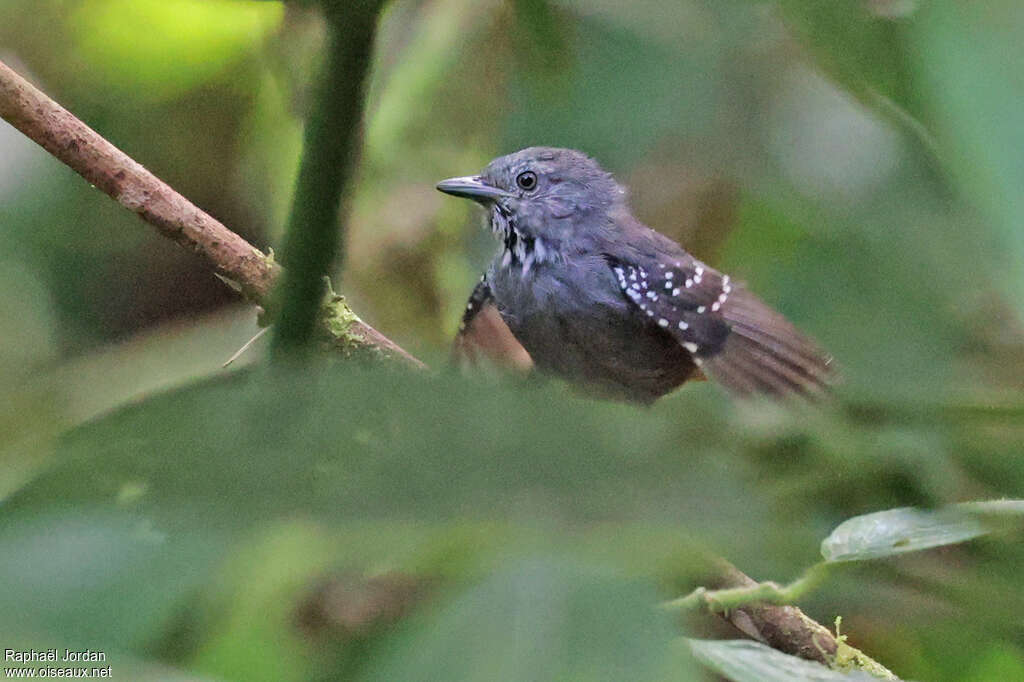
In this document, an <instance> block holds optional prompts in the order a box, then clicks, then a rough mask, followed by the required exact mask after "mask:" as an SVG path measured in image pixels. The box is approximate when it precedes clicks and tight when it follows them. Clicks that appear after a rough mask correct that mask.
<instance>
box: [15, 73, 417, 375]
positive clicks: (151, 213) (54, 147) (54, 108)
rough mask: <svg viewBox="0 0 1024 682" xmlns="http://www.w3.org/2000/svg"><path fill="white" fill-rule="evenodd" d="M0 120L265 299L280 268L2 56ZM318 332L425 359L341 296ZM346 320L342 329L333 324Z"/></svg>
mask: <svg viewBox="0 0 1024 682" xmlns="http://www.w3.org/2000/svg"><path fill="white" fill-rule="evenodd" d="M0 118H3V119H4V120H5V121H7V122H8V123H10V124H11V125H12V126H14V127H15V128H17V129H18V130H20V131H21V132H22V133H24V134H25V135H26V136H27V137H28V138H29V139H31V140H32V141H33V142H35V143H36V144H38V145H39V146H41V147H42V148H43V149H45V150H46V151H48V152H49V153H50V154H52V155H53V156H54V157H56V158H57V159H58V160H60V161H61V162H63V163H65V164H67V165H68V166H69V167H70V168H71V169H72V170H74V171H75V172H76V173H78V174H79V175H81V176H82V177H83V178H85V179H86V180H87V181H88V182H89V183H90V184H92V185H94V186H96V187H98V188H99V189H101V190H103V192H105V193H106V194H108V195H110V196H111V197H112V198H113V199H114V200H115V201H117V202H118V203H119V204H121V205H122V206H124V207H125V208H127V209H128V210H130V211H132V212H133V213H136V214H137V215H138V216H139V217H140V218H142V219H143V220H144V221H146V222H147V223H149V224H150V225H152V226H153V227H155V228H156V229H157V231H158V232H160V234H162V235H163V236H165V237H167V238H168V239H171V240H173V241H174V242H177V243H178V244H179V245H181V246H184V247H185V248H187V249H189V250H191V251H193V252H195V253H198V254H199V255H200V256H201V257H202V258H203V259H204V260H205V261H206V262H207V263H208V264H209V265H210V266H211V267H212V268H213V269H214V271H215V272H217V274H219V275H221V276H222V277H225V278H227V279H229V280H231V281H233V282H235V283H237V284H238V286H239V288H240V290H241V293H242V294H243V295H244V296H245V297H246V298H248V299H249V300H251V301H253V302H255V303H259V304H264V305H265V304H266V302H267V299H268V297H269V295H270V292H271V290H272V288H273V286H274V284H275V282H276V281H277V280H278V279H279V278H280V276H281V268H280V267H279V266H277V265H276V264H275V263H274V261H273V259H272V258H271V257H270V256H268V255H267V254H264V253H263V252H262V251H260V250H259V249H257V248H256V247H255V246H253V245H252V244H250V243H249V242H247V241H245V240H244V239H242V237H240V236H239V235H237V234H235V233H234V232H232V231H231V230H229V229H228V228H226V227H225V226H224V225H223V224H221V223H220V222H219V221H217V220H216V219H214V218H213V217H211V216H210V215H209V214H207V213H205V212H204V211H202V210H200V209H199V208H198V207H197V206H196V205H195V204H193V203H192V202H190V201H189V200H188V199H186V198H185V197H183V196H182V195H181V194H178V193H177V192H175V191H174V190H173V189H172V188H171V187H170V186H169V185H167V183H165V182H163V181H162V180H160V179H159V178H158V177H156V176H155V175H153V174H152V173H150V172H149V171H148V170H146V169H145V168H143V167H142V166H141V165H140V164H139V163H137V162H136V161H134V160H133V159H132V158H131V157H129V156H128V155H127V154H125V153H124V152H122V151H121V150H120V149H118V148H117V147H115V146H114V145H112V144H111V143H110V142H108V141H107V140H106V139H104V138H103V137H102V136H101V135H100V134H99V133H97V132H96V131H94V130H92V129H91V128H90V127H89V126H87V125H85V124H84V123H82V121H80V120H79V119H77V118H76V117H75V116H74V115H72V114H71V113H70V112H68V111H67V110H66V109H64V108H63V107H61V106H60V105H59V104H57V103H56V102H54V101H53V100H52V99H50V98H49V97H47V96H46V95H45V94H44V93H42V92H41V91H40V90H38V89H37V88H35V87H34V86H33V85H32V84H31V83H29V82H28V81H26V80H25V79H24V78H22V77H21V76H19V75H18V74H17V73H15V72H14V71H13V70H12V69H11V68H10V67H8V66H7V65H6V64H4V63H3V62H2V61H0ZM326 306H327V310H325V311H324V314H323V315H322V319H323V320H324V321H323V322H322V323H321V330H322V331H323V332H324V333H325V334H327V336H328V339H329V345H331V346H332V347H333V348H335V349H336V350H340V351H342V352H344V353H345V354H352V353H363V352H366V351H370V352H372V353H374V354H382V355H385V356H388V357H392V358H396V359H399V360H402V361H403V362H405V363H406V364H409V365H413V366H416V367H423V364H422V363H421V362H420V361H419V360H417V359H416V358H414V357H413V356H411V355H409V353H407V352H406V351H404V350H402V348H400V347H399V346H398V345H397V344H395V343H394V342H393V341H391V340H390V339H388V338H387V337H385V336H384V335H383V334H381V333H380V332H378V331H377V330H376V329H374V328H373V327H371V326H370V325H368V324H366V323H365V322H363V321H362V320H360V319H359V318H358V317H357V316H356V315H355V313H353V312H352V311H351V310H350V309H348V306H347V305H345V304H344V301H340V300H337V298H332V299H330V300H328V302H327V304H326ZM328 319H329V320H332V321H334V322H335V323H336V322H337V321H338V320H339V319H342V320H344V321H345V324H344V328H343V329H341V330H340V331H341V333H340V334H338V333H337V332H338V331H339V330H338V329H337V325H336V324H329V323H328Z"/></svg>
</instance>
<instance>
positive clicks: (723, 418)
mask: <svg viewBox="0 0 1024 682" xmlns="http://www.w3.org/2000/svg"><path fill="white" fill-rule="evenodd" d="M315 4H316V3H313V2H304V3H294V4H292V3H285V4H282V3H278V2H249V1H243V0H173V2H171V1H169V0H132V1H131V2H128V1H124V2H121V1H117V2H115V1H113V0H105V1H103V2H99V1H95V2H94V1H87V0H81V1H78V2H72V3H68V2H64V1H62V0H7V1H6V2H4V3H2V4H0V58H2V59H4V60H5V61H6V62H7V63H8V64H10V65H12V66H13V67H15V68H16V69H18V70H19V71H21V72H23V73H26V74H27V75H30V76H31V77H32V78H33V80H34V81H35V82H36V83H38V84H39V85H40V86H41V87H42V88H43V89H44V90H45V91H46V92H48V93H49V94H50V95H51V96H53V97H55V98H56V99H57V100H58V101H60V102H61V103H62V104H64V105H65V106H67V107H68V108H69V109H71V110H72V111H73V112H75V113H76V114H77V115H78V116H80V117H81V118H83V119H84V120H85V121H86V122H88V123H89V124H90V125H91V126H93V127H94V128H96V129H97V130H98V131H100V132H101V133H102V134H104V135H105V136H107V137H108V138H109V139H111V140H112V141H113V142H114V143H115V144H118V145H119V146H120V147H122V148H123V149H124V150H126V151H127V152H128V153H129V154H131V155H132V156H134V157H135V158H136V159H137V160H139V161H140V162H142V163H143V164H145V165H146V166H147V167H149V168H150V169H151V170H153V171H155V172H156V173H157V174H158V175H159V176H160V177H162V178H163V179H165V180H166V181H168V182H169V183H170V184H171V185H173V186H174V187H175V188H176V189H178V190H179V191H181V192H182V193H183V194H185V195H186V196H188V197H190V198H191V199H193V200H194V201H195V202H196V203H197V204H199V205H200V206H202V207H203V208H204V209H206V210H208V211H210V212H211V213H212V214H214V215H215V216H217V217H218V218H219V219H221V220H222V221H224V222H225V223H226V224H227V225H229V226H230V227H231V228H232V229H235V230H236V231H238V232H240V233H241V234H243V235H244V236H246V237H247V238H249V239H250V240H252V241H254V243H256V244H257V245H259V246H261V247H262V246H267V245H269V246H278V245H279V244H280V243H281V241H282V239H283V234H282V231H283V229H284V228H283V226H284V225H285V223H286V222H287V217H288V216H287V211H288V207H289V205H290V200H291V190H292V187H293V183H294V177H295V172H296V168H297V158H298V154H299V148H300V144H301V139H302V135H301V131H302V120H303V116H304V114H305V112H306V111H308V107H309V104H310V100H311V97H312V92H313V89H312V78H313V76H314V74H315V73H316V67H317V65H318V63H319V57H320V55H321V52H322V48H323V40H324V30H323V25H322V23H321V20H320V18H319V15H318V13H317V12H316V9H315V7H314V5H315ZM1022 28H1024V14H1022V11H1021V9H1020V6H1019V3H1016V2H1014V1H1013V0H990V2H987V3H960V2H955V1H954V0H946V1H942V0H940V1H937V2H915V1H914V0H857V1H850V2H832V3H821V2H808V1H804V0H777V1H774V2H769V1H757V2H751V1H749V0H747V1H740V0H730V1H728V2H711V1H710V0H685V1H682V2H667V1H665V0H638V1H636V2H631V3H622V2H615V1H614V0H517V1H514V2H513V1H509V2H499V1H497V0H483V1H480V0H394V1H393V2H391V3H389V4H388V6H387V9H386V12H385V14H384V15H383V21H382V24H381V26H380V34H379V40H378V43H377V48H376V54H375V57H374V63H373V71H372V74H371V82H370V88H369V93H368V103H367V120H366V130H365V135H364V148H363V150H362V158H361V161H360V163H359V166H358V168H357V173H356V180H355V183H354V185H353V186H352V188H351V191H350V193H349V194H348V196H347V201H348V204H349V206H350V207H351V219H350V221H349V224H348V229H347V240H348V243H347V248H346V253H347V258H346V262H345V263H344V264H340V265H343V267H340V270H339V272H340V273H341V276H340V277H339V278H336V281H335V286H336V288H337V289H338V290H340V291H343V292H344V293H345V294H346V295H347V296H348V298H349V299H350V301H351V303H352V305H353V307H354V308H355V309H356V310H358V311H359V312H360V314H362V315H363V316H364V317H365V318H366V319H367V320H368V321H369V322H371V323H373V324H374V325H375V326H377V327H378V328H380V329H381V330H383V331H385V332H386V333H387V334H388V335H389V336H391V337H393V338H395V339H396V340H398V341H399V342H400V343H402V345H403V346H405V347H406V348H408V349H410V350H412V351H413V352H415V353H416V354H417V355H419V356H421V357H423V358H424V359H426V360H428V361H429V362H430V363H431V364H432V365H433V366H435V367H437V368H440V367H442V366H443V364H444V361H443V358H444V356H445V353H446V350H447V343H448V340H449V339H450V337H451V335H452V333H453V332H454V329H455V326H456V325H457V322H458V317H459V314H460V311H461V309H462V308H463V306H464V302H465V297H466V295H467V294H468V292H469V290H470V289H471V288H472V285H473V283H474V282H475V279H476V276H477V274H478V273H479V271H480V270H482V269H483V267H484V266H485V264H486V262H487V259H488V258H489V257H490V254H491V252H492V250H493V248H494V245H493V243H492V242H491V239H490V236H489V235H487V234H485V233H484V231H482V230H479V229H478V218H479V216H478V215H476V213H475V212H474V209H473V208H472V207H469V206H466V205H463V202H456V201H454V200H446V199H445V198H443V197H442V196H441V195H439V194H438V193H436V192H435V191H434V190H433V183H434V182H436V181H437V180H438V179H441V178H444V177H448V176H452V175H462V174H467V173H471V172H473V171H475V170H476V169H478V168H479V167H481V166H482V165H483V164H485V163H486V162H487V161H488V160H489V159H490V158H491V157H492V156H495V155H497V154H499V153H505V152H508V151H512V150H514V149H516V148H519V147H521V146H525V145H528V144H556V145H562V146H574V147H578V148H581V149H584V150H586V151H587V152H588V153H590V154H592V155H594V156H595V157H597V158H598V159H599V160H600V161H602V163H604V165H605V166H606V167H607V168H609V169H610V170H613V171H614V172H615V173H616V174H617V176H618V177H619V179H620V180H622V181H623V182H625V183H626V184H627V185H629V186H630V188H631V194H632V197H633V205H634V208H635V210H636V212H637V214H638V215H639V216H640V217H641V218H642V219H644V220H645V221H647V222H648V223H650V224H651V225H652V226H654V227H656V228H658V229H659V230H661V231H663V232H665V233H667V234H670V235H672V236H674V237H676V238H677V239H679V240H681V241H682V242H683V243H684V244H686V245H688V246H690V247H691V248H692V249H693V250H694V251H695V252H696V253H697V254H698V255H699V256H701V257H702V258H705V259H706V260H709V261H710V262H712V263H714V264H715V265H717V266H720V267H722V268H723V269H725V270H726V271H728V272H730V273H731V274H733V275H734V276H735V277H739V278H741V279H745V280H747V281H748V282H750V284H751V286H752V287H753V288H754V289H755V290H757V291H758V292H759V293H760V294H761V295H762V296H763V297H764V298H765V299H767V300H769V301H771V302H772V303H774V304H776V305H777V306H778V307H779V308H780V309H781V310H783V311H784V312H785V313H786V314H787V315H788V316H789V317H791V318H792V319H793V320H794V321H796V322H797V323H798V324H799V325H800V326H801V327H804V328H806V329H808V330H809V331H811V332H812V333H813V334H814V335H815V336H817V337H818V338H819V339H820V340H821V342H822V343H823V345H825V346H826V347H828V348H829V349H830V350H832V351H833V352H834V353H835V355H836V358H837V361H838V363H839V365H840V366H841V367H842V369H843V374H844V377H845V380H846V381H845V384H844V386H843V387H842V388H841V390H840V392H839V398H840V399H839V401H838V404H837V405H836V406H834V407H833V408H830V409H825V410H820V411H818V410H815V411H797V412H795V413H790V412H786V411H783V410H780V409H777V408H773V407H771V406H767V405H752V406H735V405H731V404H730V403H729V402H728V401H727V400H726V399H725V398H724V396H723V395H721V394H720V393H719V392H718V390H717V389H716V388H714V387H713V386H711V385H707V384H703V385H695V386H687V387H685V388H684V389H683V390H681V391H680V392H679V393H678V394H677V395H675V396H672V397H669V398H667V399H665V400H663V401H662V402H660V403H659V404H657V405H656V406H655V407H654V408H653V409H650V410H638V409H636V408H633V407H629V406H621V405H611V404H606V403H602V402H597V401H592V400H588V399H583V398H580V397H578V396H575V395H573V394H572V393H571V392H570V391H568V390H567V389H566V388H565V387H564V386H561V385H558V384H554V383H549V382H545V381H542V380H529V381H508V380H497V379H494V378H493V377H475V378H465V377H459V376H454V375H449V374H447V373H443V372H440V373H429V374H426V375H423V376H410V375H408V374H403V373H399V372H395V371H392V370H385V369H382V368H361V367H350V366H346V365H344V364H342V363H325V364H324V365H322V366H321V365H318V366H316V367H311V368H308V369H306V370H303V371H298V370H296V371H285V370H284V369H282V368H276V370H271V369H267V368H263V367H257V368H249V369H239V370H231V371H225V370H222V369H220V363H221V362H222V361H223V360H224V359H226V358H227V356H228V355H230V353H231V351H232V350H234V348H236V347H238V346H240V345H241V344H242V343H244V341H245V340H246V339H247V338H248V337H249V335H251V333H252V331H253V330H254V329H255V324H254V322H253V318H254V314H253V313H252V312H251V311H249V310H246V309H244V308H242V307H239V306H238V305H236V304H235V299H234V297H233V294H232V293H231V292H230V291H229V290H227V289H226V288H225V287H224V286H223V285H222V284H221V283H219V282H218V281H216V280H215V279H214V278H213V277H212V276H211V275H210V274H209V273H208V272H205V271H204V270H203V269H202V267H201V266H199V265H198V264H197V263H196V262H195V260H194V259H193V258H192V257H191V256H190V255H188V254H185V253H182V252H179V250H177V248H176V247H175V246H173V245H171V244H169V243H166V244H165V243H163V242H162V241H161V240H160V239H159V238H158V237H157V236H156V235H155V234H154V233H152V232H151V231H149V229H148V228H146V227H145V226H144V225H141V224H140V223H138V221H137V219H136V218H135V217H134V216H131V215H129V214H127V213H126V212H124V211H123V210H122V209H120V208H119V207H117V206H116V205H114V204H113V203H112V202H110V201H109V199H107V198H106V197H104V196H102V195H101V194H100V193H99V192H95V191H93V190H92V189H91V188H89V187H88V186H86V185H85V184H84V183H82V182H81V181H80V179H79V178H78V177H77V176H75V175H74V174H73V173H71V172H70V171H68V170H67V169H64V168H63V167H61V166H60V165H59V164H58V163H57V162H56V161H54V160H53V159H50V158H48V157H47V156H46V155H45V154H44V153H43V152H42V151H40V150H38V149H36V148H34V147H33V146H32V145H31V143H29V142H27V141H26V140H24V139H23V138H21V137H20V136H19V135H18V134H17V133H16V132H15V131H14V130H13V129H11V128H10V127H8V126H6V124H0V226H2V229H3V234H4V237H5V239H4V246H5V248H4V250H3V254H2V255H0V328H3V330H4V332H3V334H2V335H0V391H2V394H3V399H2V400H0V465H2V466H0V496H2V498H0V499H3V503H2V507H0V580H2V583H3V584H4V585H5V586H8V589H5V590H4V591H3V595H0V643H3V645H4V646H14V647H34V648H44V647H46V646H58V647H65V646H71V647H74V646H79V645H80V646H82V647H86V646H90V647H92V648H94V649H96V648H99V649H104V650H106V651H108V654H110V655H111V657H112V659H113V660H112V665H113V668H114V673H115V675H117V676H120V677H121V678H123V679H154V680H156V679H175V675H184V674H185V673H184V672H180V671H188V674H189V675H192V674H196V675H201V676H202V675H206V676H208V677H209V678H210V679H240V680H241V679H244V680H260V679H266V680H290V679H293V680H309V679H336V678H337V677H339V676H342V677H357V676H362V677H364V678H375V679H396V678H415V677H417V676H420V677H422V678H431V679H496V676H497V678H502V679H513V678H516V677H518V678H521V679H603V678H610V679H626V678H629V679H648V678H649V679H701V678H700V675H701V674H702V673H700V672H698V669H697V668H696V667H693V666H694V664H693V663H692V662H689V661H688V655H687V654H686V653H685V652H683V653H682V654H679V655H670V653H669V652H670V651H678V647H677V648H672V647H669V646H667V645H666V642H667V641H668V640H669V639H671V638H673V637H675V636H676V635H678V634H680V633H682V632H683V631H684V630H683V628H680V627H678V624H673V623H671V622H669V621H668V620H665V619H662V617H661V616H659V615H658V612H657V611H656V610H655V609H654V608H653V605H654V604H655V603H656V602H657V600H659V599H668V598H672V597H675V596H678V595H679V594H681V593H684V592H686V591H688V590H689V589H691V588H692V587H694V586H695V581H696V580H697V573H698V572H699V571H700V570H701V568H702V558H703V556H704V554H705V552H708V551H714V552H717V553H719V554H722V555H724V556H726V557H728V558H729V559H730V560H731V561H733V562H734V563H736V564H737V565H738V566H740V568H742V569H743V570H744V571H746V572H748V573H750V574H751V575H753V576H754V577H756V578H758V579H776V580H782V581H785V580H790V579H792V578H794V577H796V576H797V575H799V574H800V573H801V572H802V571H803V570H804V569H805V568H806V567H807V566H809V565H811V564H813V563H815V562H816V561H817V560H818V543H819V542H820V540H821V539H822V538H824V537H825V536H827V535H828V533H829V531H830V530H831V529H832V528H834V527H835V526H836V525H838V524H839V523H840V522H841V521H843V520H844V519H847V518H848V517H850V516H854V515H857V514H864V513H869V512H874V511H879V510H883V509H888V508H892V507H900V506H905V505H918V506H923V507H930V506H937V505H941V504H944V503H952V502H957V501H962V500H969V499H981V498H998V497H1002V496H1009V497H1024V466H1022V465H1021V459H1020V458H1021V447H1022V443H1024V400H1022V396H1021V388H1022V386H1024V342H1022V339H1024V326H1022V318H1021V316H1022V313H1024V306H1022V304H1021V301H1024V237H1022V235H1024V232H1022V231H1021V230H1020V224H1021V221H1022V219H1024V204H1022V202H1021V198H1020V197H1021V192H1020V188H1021V186H1022V184H1024V172H1022V169H1024V165H1022V163H1021V161H1020V154H1021V152H1020V150H1021V149H1022V148H1024V144H1022V140H1021V132H1020V131H1021V130H1024V113H1022V112H1024V107H1022V106H1021V101H1022V98H1024V92H1022V91H1021V83H1022V81H1021V79H1020V77H1019V71H1020V67H1021V65H1022V64H1024V46H1022V43H1021V41H1020V40H1018V39H1017V36H1019V35H1020V31H1021V29H1022ZM259 355H260V351H259V349H257V351H255V352H251V353H250V354H248V355H247V356H245V357H244V361H246V362H252V361H253V360H257V359H259ZM58 436H61V437H60V438H59V440H58ZM1022 559H1024V556H1022V550H1021V547H1020V544H1019V542H1017V543H1015V542H1013V536H1009V539H1008V538H1007V537H1006V536H997V537H990V538H984V539H980V540H976V541H974V542H972V543H970V544H968V545H965V546H962V547H958V548H951V549H945V550H938V551H931V552H926V553H922V554H914V555H908V556H905V557H901V558H892V559H886V560H882V561H876V562H865V563H863V564H860V565H856V566H849V567H847V568H845V569H844V570H842V571H841V572H839V573H838V574H837V575H835V576H833V577H832V578H830V580H829V582H828V583H827V584H826V585H825V586H823V587H822V588H821V589H820V590H819V591H817V592H815V593H813V594H811V595H809V596H807V597H806V598H805V599H804V601H802V602H801V606H803V607H804V608H805V609H806V610H807V611H808V613H809V614H811V615H812V616H814V617H815V618H817V619H818V620H819V621H821V622H825V623H831V622H832V620H833V618H834V617H835V616H836V615H842V617H843V623H844V626H843V631H844V632H845V633H847V634H849V636H850V639H851V641H852V642H853V643H854V644H856V645H857V646H859V647H861V648H863V649H864V650H865V651H867V652H868V653H870V654H871V655H873V656H874V657H876V658H877V659H879V660H881V661H882V662H884V663H886V664H887V665H888V666H889V667H891V668H892V669H893V670H894V671H896V672H897V673H898V674H900V675H901V676H902V677H904V678H907V679H920V680H958V681H959V680H992V679H1019V678H1022V677H1024V632H1022V631H1021V627H1020V617H1019V614H1020V613H1021V611H1022V609H1024V604H1022V603H1021V601H1022V597H1021V594H1024V590H1022V589H1021V587H1022V585H1021V578H1020V571H1019V566H1020V565H1021V560H1022ZM389 575H400V576H408V577H409V579H410V580H413V581H414V582H416V583H417V584H419V583H422V587H421V588H419V589H420V592H417V594H418V595H419V596H418V597H417V599H416V600H415V604H414V605H413V606H412V607H410V609H411V611H410V612H409V613H407V614H405V616H404V617H403V618H401V619H399V622H397V623H387V624H385V625H384V626H381V627H380V628H379V629H371V630H369V631H364V630H360V629H358V628H357V629H356V630H355V631H353V630H351V629H349V630H345V629H341V630H339V629H338V628H337V627H334V626H330V625H326V626H325V625H323V624H320V625H319V626H317V627H311V626H309V624H308V623H306V624H303V623H304V621H303V620H302V618H301V613H302V609H303V608H305V607H304V606H303V605H306V606H308V605H309V603H310V600H313V601H314V602H315V601H316V595H317V594H318V593H317V592H316V586H317V585H318V584H321V583H322V582H323V581H325V580H328V581H329V580H334V579H337V580H341V581H343V582H344V581H348V582H350V583H351V584H352V585H354V587H353V588H352V589H351V590H350V592H351V593H352V594H354V595H356V597H358V596H359V595H360V594H362V592H360V590H365V589H366V585H367V584H372V581H373V580H374V579H376V578H379V577H381V576H389ZM368 581H371V582H369V583H368ZM346 594H347V593H346ZM691 634H694V633H692V632H691ZM624 665H625V666H627V667H626V668H621V667H617V666H624ZM174 670H177V671H179V672H174ZM622 670H627V671H629V674H623V673H622Z"/></svg>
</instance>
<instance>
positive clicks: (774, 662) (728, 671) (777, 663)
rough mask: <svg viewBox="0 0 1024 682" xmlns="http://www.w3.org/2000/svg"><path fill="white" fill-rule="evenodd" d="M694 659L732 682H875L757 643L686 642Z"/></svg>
mask: <svg viewBox="0 0 1024 682" xmlns="http://www.w3.org/2000/svg"><path fill="white" fill-rule="evenodd" d="M686 641H687V643H688V644H689V645H690V649H691V651H693V655H694V657H695V658H696V659H697V660H698V661H700V662H701V663H703V664H704V665H706V666H707V667H709V668H711V669H712V670H714V671H715V672H716V673H718V674H719V675H722V676H723V677H726V678H728V679H730V680H732V681H733V682H832V681H833V680H835V681H836V682H851V681H861V680H863V681H865V682H867V681H868V680H872V681H874V680H876V678H875V677H872V676H871V675H869V674H868V673H865V672H860V671H855V672H848V673H847V672H840V671H838V670H831V669H830V668H826V667H825V666H823V665H822V664H820V663H815V662H814V661H807V660H804V659H802V658H797V657H796V656H790V655H789V654H784V653H782V652H781V651H776V650H775V649H772V648H771V647H769V646H766V645H764V644H761V643H760V642H751V641H748V640H744V639H737V640H729V641H713V640H701V639H690V640H686Z"/></svg>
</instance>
